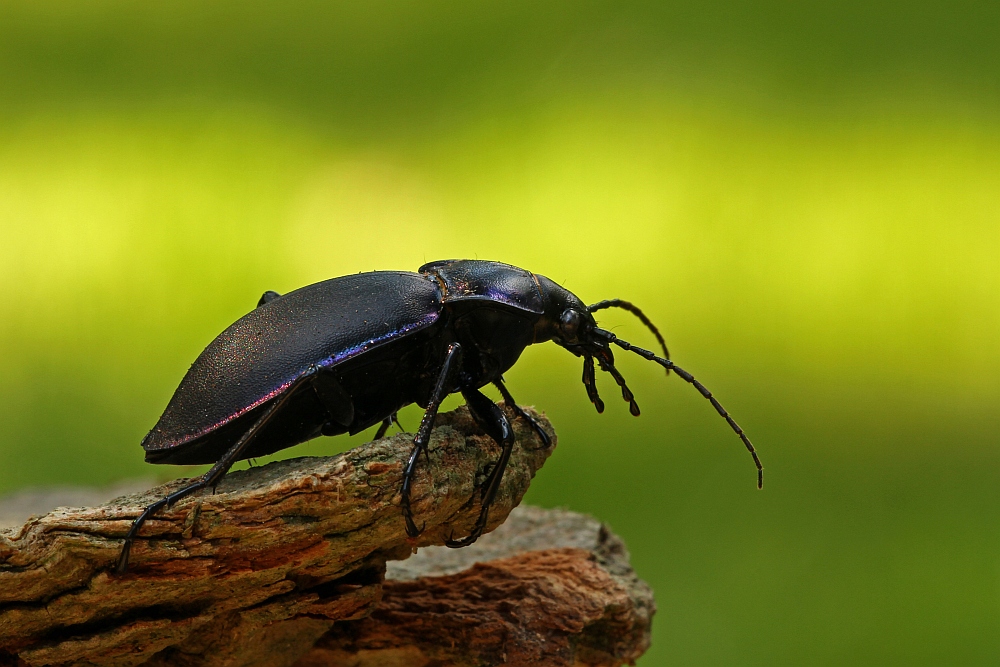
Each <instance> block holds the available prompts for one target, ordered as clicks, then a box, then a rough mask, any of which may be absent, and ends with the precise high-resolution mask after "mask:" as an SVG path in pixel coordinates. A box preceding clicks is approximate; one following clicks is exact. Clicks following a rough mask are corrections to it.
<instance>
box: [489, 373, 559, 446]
mask: <svg viewBox="0 0 1000 667" xmlns="http://www.w3.org/2000/svg"><path fill="white" fill-rule="evenodd" d="M493 384H494V385H495V386H496V388H497V389H499V390H500V395H501V396H503V402H504V405H506V406H507V407H508V408H510V409H511V410H513V411H514V414H515V415H517V416H518V417H520V418H521V419H523V420H524V421H526V422H528V424H529V425H530V426H531V428H533V429H534V430H535V433H537V434H538V437H539V438H540V439H541V441H542V444H543V445H545V448H546V449H547V448H548V447H550V446H551V445H552V438H550V437H549V434H548V433H546V432H545V429H543V428H542V425H541V424H539V423H538V422H537V421H536V420H535V418H534V417H532V416H531V415H529V414H528V413H527V412H525V411H524V410H522V409H521V406H520V405H518V404H517V401H515V400H514V397H513V396H511V394H510V390H508V389H507V385H505V384H504V383H503V380H496V381H494V382H493Z"/></svg>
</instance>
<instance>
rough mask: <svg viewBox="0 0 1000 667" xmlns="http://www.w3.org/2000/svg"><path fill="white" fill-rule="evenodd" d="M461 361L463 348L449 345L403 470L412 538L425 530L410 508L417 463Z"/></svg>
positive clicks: (408, 531)
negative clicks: (417, 522) (418, 524)
mask: <svg viewBox="0 0 1000 667" xmlns="http://www.w3.org/2000/svg"><path fill="white" fill-rule="evenodd" d="M461 359H462V346H461V345H459V344H458V343H452V344H451V345H449V346H448V352H447V354H446V355H445V358H444V363H443V364H442V365H441V371H440V372H439V373H438V379H437V384H435V385H434V391H433V393H431V400H430V402H429V403H428V404H427V409H426V410H425V411H424V417H423V419H421V420H420V428H418V429H417V434H416V436H414V438H413V450H412V451H410V458H409V459H408V460H407V461H406V467H405V468H404V469H403V487H402V489H401V491H400V499H399V505H400V507H401V508H402V510H403V520H404V521H405V522H406V534H407V535H409V536H410V537H416V536H418V535H419V534H420V532H421V531H422V530H423V528H417V524H415V523H413V510H412V509H411V508H410V487H411V486H413V477H414V475H415V474H416V472H417V461H418V460H419V459H420V452H421V451H424V452H426V450H427V443H428V442H430V439H431V430H432V429H433V428H434V419H435V418H436V417H437V412H438V408H439V407H441V401H443V400H444V398H445V396H447V395H448V379H449V377H450V376H451V373H452V370H453V369H454V368H457V367H458V365H459V362H460V361H461Z"/></svg>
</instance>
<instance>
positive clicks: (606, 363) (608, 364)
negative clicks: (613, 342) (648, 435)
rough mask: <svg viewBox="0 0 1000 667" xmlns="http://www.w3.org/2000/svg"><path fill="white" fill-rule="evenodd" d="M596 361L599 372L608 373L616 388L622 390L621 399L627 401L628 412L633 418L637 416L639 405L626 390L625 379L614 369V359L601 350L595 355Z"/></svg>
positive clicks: (608, 351) (629, 390)
mask: <svg viewBox="0 0 1000 667" xmlns="http://www.w3.org/2000/svg"><path fill="white" fill-rule="evenodd" d="M597 361H598V362H600V364H601V370H602V371H605V372H606V373H610V374H611V377H613V378H614V379H615V382H617V383H618V386H619V387H621V388H622V398H623V399H625V400H626V401H628V411H629V412H630V413H632V416H633V417H638V416H639V404H638V403H636V402H635V396H634V395H633V394H632V390H631V389H629V388H628V385H627V384H625V378H624V377H623V376H622V374H621V373H619V372H618V369H617V368H615V362H614V357H612V356H611V351H610V350H601V353H600V354H598V355H597Z"/></svg>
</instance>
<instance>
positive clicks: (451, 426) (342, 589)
mask: <svg viewBox="0 0 1000 667" xmlns="http://www.w3.org/2000/svg"><path fill="white" fill-rule="evenodd" d="M539 419H540V420H541V421H542V423H543V425H544V426H545V428H546V429H548V430H549V432H550V433H552V432H551V427H550V426H549V425H548V422H547V421H545V420H544V418H543V417H540V416H539ZM514 426H515V430H516V433H517V443H518V444H517V446H515V448H514V453H513V456H512V457H511V460H510V465H509V467H508V469H507V472H506V474H505V475H504V478H503V484H502V485H501V488H500V492H499V494H498V496H497V500H496V503H495V505H494V507H493V510H492V511H491V513H490V522H489V528H490V529H492V528H495V527H496V526H497V525H498V524H500V523H501V522H502V521H503V519H504V518H505V517H506V516H507V514H508V513H509V512H510V510H511V508H512V507H514V506H515V505H516V504H517V503H518V502H519V501H520V498H521V497H522V496H523V494H524V492H525V491H526V490H527V488H528V484H529V482H530V480H531V478H532V476H533V475H534V473H535V471H536V470H537V469H538V468H539V467H540V466H541V465H542V464H543V463H544V461H545V459H546V458H547V457H548V455H549V454H550V453H551V451H552V448H551V447H545V446H544V445H543V444H542V442H541V441H540V440H539V439H538V437H537V434H535V433H534V432H533V431H532V430H531V429H530V428H528V427H527V425H526V424H525V423H524V422H523V420H515V421H514ZM553 435H554V434H553ZM411 438H412V436H409V435H405V434H401V435H397V436H395V437H392V438H386V439H383V440H378V441H375V442H371V443H368V444H366V445H363V446H361V447H359V448H357V449H354V450H352V451H350V452H347V453H345V454H342V455H339V456H335V457H329V458H300V459H292V460H288V461H281V462H276V463H272V464H269V465H267V466H264V467H261V468H255V469H251V470H247V471H241V472H237V473H233V474H231V475H229V476H227V477H226V478H225V479H224V480H223V481H222V483H221V484H220V485H219V488H218V490H217V493H216V494H214V495H212V494H210V493H203V494H199V495H195V496H192V497H191V498H188V499H185V500H183V501H181V502H179V503H178V504H177V505H176V506H175V507H173V508H171V509H169V510H167V511H164V512H163V513H162V514H160V515H157V517H156V518H155V519H152V520H150V521H149V522H148V523H147V524H146V526H145V527H144V528H143V531H142V533H141V538H140V539H139V540H138V541H137V543H136V545H135V548H134V549H133V552H132V560H131V567H130V570H129V572H128V573H127V574H125V575H121V576H119V575H114V574H113V573H112V568H113V565H114V562H115V559H116V558H117V556H118V552H119V549H120V548H121V538H122V537H123V536H124V534H125V532H126V531H127V530H128V527H129V525H130V523H131V520H132V519H133V518H134V517H135V516H136V515H137V514H138V513H139V512H140V511H141V509H142V507H143V506H145V505H146V504H148V503H149V502H151V501H153V500H155V499H157V498H159V497H161V496H162V495H163V494H164V493H169V492H170V491H172V490H174V489H176V488H178V487H180V486H181V485H183V484H184V483H185V482H184V481H178V482H174V483H171V484H168V485H164V486H161V487H158V488H156V489H151V490H150V491H148V492H145V493H141V494H135V495H131V496H125V497H122V498H118V499H116V500H115V501H112V502H111V503H108V504H106V505H103V506H99V507H93V508H82V509H58V510H55V511H53V512H50V513H49V514H47V515H45V516H42V517H37V518H33V519H31V520H29V521H28V522H27V523H26V524H25V525H24V526H22V527H20V528H19V529H16V530H7V531H0V651H3V652H4V654H5V655H6V656H8V657H11V658H13V656H16V657H17V659H18V660H20V661H22V664H28V665H71V664H92V665H122V666H126V665H142V664H150V665H154V664H155V665H160V664H164V665H165V664H188V665H202V664H204V665H208V664H220V665H222V664H232V665H237V664H268V665H285V664H291V663H292V662H294V660H296V659H298V658H299V657H300V656H301V655H303V654H304V653H305V652H306V651H308V650H309V649H310V647H311V646H312V645H313V643H314V642H315V641H316V639H317V638H318V637H320V636H322V635H323V634H324V633H325V632H326V631H327V630H328V629H329V628H330V627H331V626H332V625H333V622H334V620H345V619H356V618H360V617H362V616H364V615H366V614H368V613H370V611H371V610H372V608H373V607H374V606H375V605H376V604H377V603H378V600H379V599H380V597H381V593H382V576H383V572H384V567H385V561H386V560H387V559H389V558H403V557H405V556H406V555H408V554H409V553H410V552H411V551H412V550H413V549H414V548H415V547H418V546H426V545H435V544H442V543H443V542H444V540H445V539H447V538H450V537H461V536H463V535H465V534H466V531H467V530H468V529H469V528H470V527H471V526H472V524H473V523H474V522H475V518H476V515H477V513H478V511H479V503H478V499H479V494H480V489H481V484H482V483H483V482H484V480H485V478H486V475H487V473H488V470H489V468H490V466H492V464H493V463H494V462H495V461H496V458H497V457H498V455H499V447H497V445H496V444H495V443H494V442H493V441H492V440H490V439H489V438H487V437H486V436H484V435H482V434H481V432H480V431H479V430H478V428H477V427H476V426H475V424H474V423H473V421H472V419H471V418H470V417H469V414H468V411H467V410H466V409H465V408H460V409H458V410H456V411H455V412H452V413H446V414H442V415H440V416H439V417H438V421H437V427H436V428H435V430H434V434H433V436H432V438H431V446H430V462H429V463H426V462H424V461H423V460H421V465H420V470H419V473H418V476H417V480H416V484H415V486H414V489H413V509H414V513H415V515H416V517H417V521H418V523H426V529H425V531H424V533H423V534H422V535H421V536H420V537H419V538H417V539H415V540H410V539H408V538H407V537H406V534H405V531H404V527H403V521H402V518H401V516H400V511H399V506H398V503H399V486H400V483H401V475H402V466H403V463H404V461H405V459H406V457H407V456H408V454H409V451H410V448H411ZM554 442H555V440H554V439H553V446H554ZM268 647H271V648H268ZM277 647H281V648H280V649H279V648H277ZM261 655H271V656H272V657H271V658H269V659H268V660H269V661H265V662H260V661H259V660H258V659H257V658H254V657H253V656H258V657H259V656H261Z"/></svg>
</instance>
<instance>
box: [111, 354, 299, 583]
mask: <svg viewBox="0 0 1000 667" xmlns="http://www.w3.org/2000/svg"><path fill="white" fill-rule="evenodd" d="M315 372H316V367H315V366H311V367H310V368H309V369H308V370H307V371H306V372H305V373H303V374H302V375H300V376H299V377H298V378H296V379H295V381H294V382H292V384H291V385H289V387H288V388H287V389H285V391H284V393H283V394H282V395H281V397H280V398H278V400H277V401H275V402H274V403H272V404H271V406H270V407H269V408H268V409H267V410H266V411H265V412H264V414H262V415H261V416H260V418H259V419H258V420H257V421H256V422H254V424H253V426H251V427H250V428H249V430H247V432H246V433H244V434H243V435H242V436H241V437H240V439H239V440H237V441H236V444H234V445H233V446H232V447H230V448H229V450H228V451H226V453H225V454H223V455H222V458H220V459H219V460H218V462H217V463H216V464H215V465H214V466H212V469H211V470H209V471H208V472H206V473H205V474H204V475H202V476H201V477H200V478H198V481H196V482H193V483H191V484H188V485H187V486H185V487H182V488H180V489H178V490H177V491H174V492H173V493H171V494H170V495H168V496H167V497H165V498H161V499H159V500H157V501H156V502H155V503H152V504H151V505H149V506H148V507H147V508H146V509H144V510H143V511H142V514H140V515H139V516H138V517H137V518H136V519H135V521H133V522H132V527H131V528H129V531H128V533H127V534H126V535H125V543H124V544H123V545H122V550H121V554H120V555H119V556H118V564H117V566H116V570H117V571H118V573H119V574H123V573H124V572H125V571H126V570H127V569H128V558H129V554H130V553H131V551H132V542H133V541H134V540H135V538H136V537H137V536H138V534H139V529H140V528H142V524H144V523H146V519H148V518H149V517H151V516H153V515H154V514H156V513H157V512H159V511H160V510H161V509H163V508H164V507H171V506H173V504H174V503H176V502H177V501H178V500H180V499H181V498H184V497H185V496H188V495H191V494H192V493H194V492H195V491H199V490H201V489H204V488H206V487H209V486H210V487H212V489H213V490H214V489H215V486H216V485H217V484H218V483H219V481H220V480H221V479H222V477H223V475H225V474H226V473H227V472H228V471H229V469H230V468H231V467H232V466H233V464H234V463H236V462H237V461H239V460H240V457H241V455H242V454H243V453H244V452H245V451H246V449H247V446H248V445H249V444H250V443H251V442H253V439H254V437H255V436H256V435H257V434H258V433H259V432H260V430H261V429H262V428H264V426H265V425H266V424H267V423H268V422H269V421H270V420H271V418H272V417H274V415H276V414H277V413H278V412H279V411H280V410H281V408H283V407H284V406H285V405H286V404H287V403H288V400H289V399H290V398H291V397H292V394H293V393H294V392H295V390H296V389H297V388H298V387H299V386H300V385H301V384H302V383H303V382H304V381H306V380H308V379H309V378H310V377H312V375H313V374H314V373H315Z"/></svg>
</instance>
